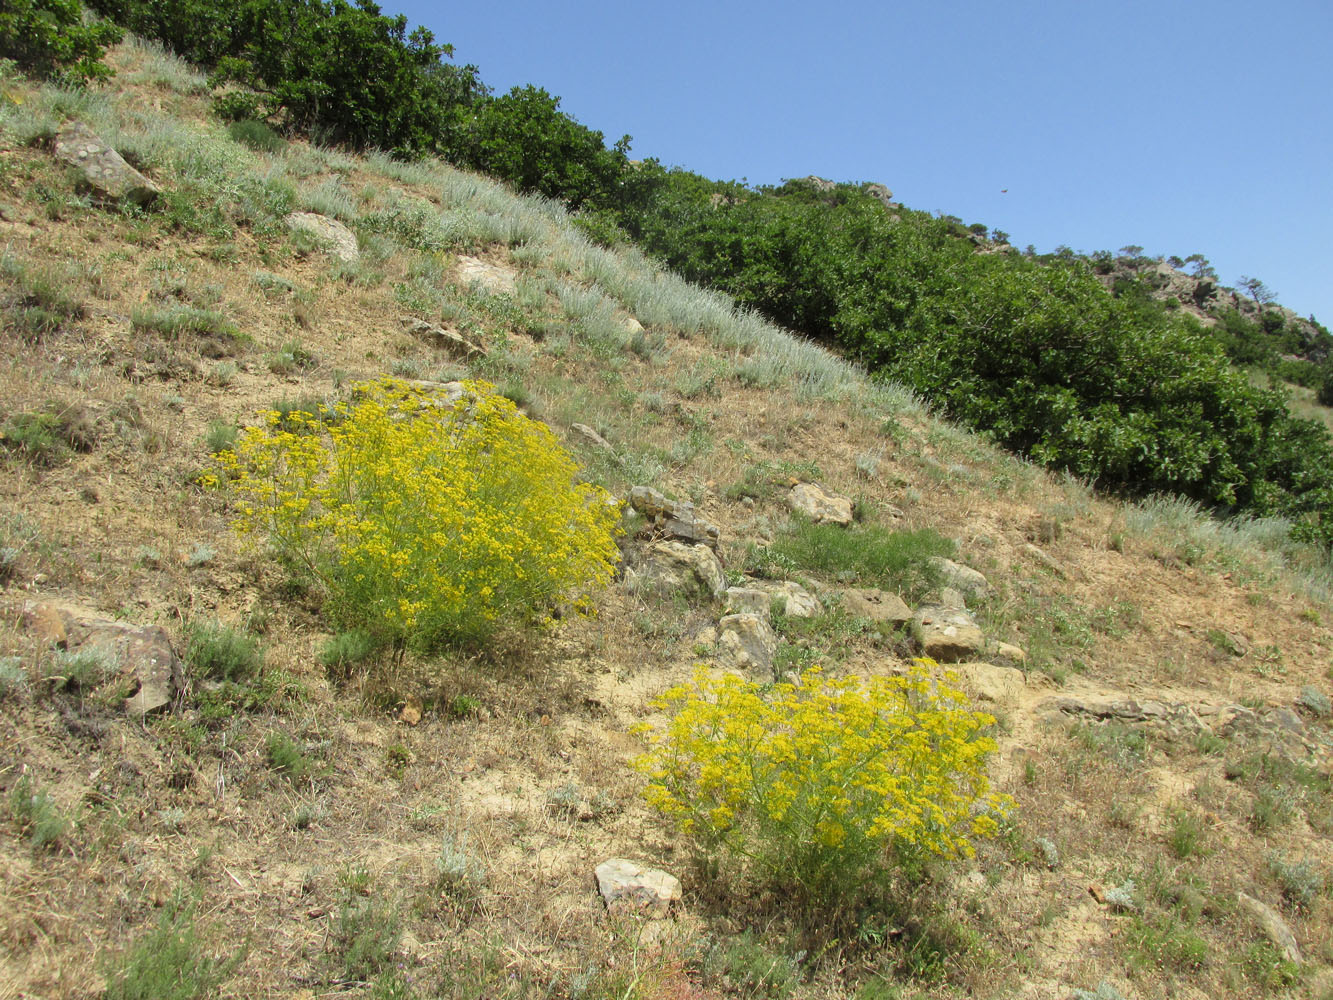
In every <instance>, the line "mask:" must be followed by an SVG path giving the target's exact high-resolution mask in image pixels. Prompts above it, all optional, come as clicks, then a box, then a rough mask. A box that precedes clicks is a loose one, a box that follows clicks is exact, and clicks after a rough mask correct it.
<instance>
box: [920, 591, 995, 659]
mask: <svg viewBox="0 0 1333 1000" xmlns="http://www.w3.org/2000/svg"><path fill="white" fill-rule="evenodd" d="M912 622H913V625H914V626H915V629H916V634H917V638H918V641H919V644H920V646H921V654H922V655H923V656H928V657H930V658H931V659H933V660H935V661H936V662H938V663H959V662H961V661H965V660H974V659H975V658H976V656H977V654H978V653H979V652H981V650H982V649H984V648H985V646H986V637H985V636H984V635H982V633H981V628H980V627H979V626H978V625H977V621H976V619H975V618H973V617H972V615H971V614H970V613H969V612H967V611H965V610H963V609H960V608H949V607H945V606H943V605H940V604H923V605H922V606H921V607H919V608H917V610H916V614H914V615H913V616H912Z"/></svg>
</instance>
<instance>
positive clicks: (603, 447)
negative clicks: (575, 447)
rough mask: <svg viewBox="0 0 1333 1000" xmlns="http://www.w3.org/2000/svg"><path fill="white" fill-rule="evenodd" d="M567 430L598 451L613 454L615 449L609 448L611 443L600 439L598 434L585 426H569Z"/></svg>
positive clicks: (600, 436) (602, 438)
mask: <svg viewBox="0 0 1333 1000" xmlns="http://www.w3.org/2000/svg"><path fill="white" fill-rule="evenodd" d="M569 429H570V430H571V431H572V432H573V433H575V434H577V435H578V436H579V437H581V438H583V440H584V441H586V442H587V443H588V444H590V445H592V446H593V447H594V448H596V449H597V450H598V451H604V452H606V453H607V454H608V455H611V454H614V453H615V449H614V448H612V447H611V442H610V441H608V440H607V439H606V438H604V437H602V435H600V434H598V433H597V432H596V431H595V430H593V429H592V428H591V427H589V426H588V425H587V424H570V425H569Z"/></svg>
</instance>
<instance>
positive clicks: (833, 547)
mask: <svg viewBox="0 0 1333 1000" xmlns="http://www.w3.org/2000/svg"><path fill="white" fill-rule="evenodd" d="M953 551H954V544H953V542H951V541H950V540H949V539H947V538H945V537H944V536H943V535H941V534H939V532H937V531H933V530H931V529H930V528H923V529H921V530H919V531H891V530H889V529H887V528H882V527H879V526H878V525H873V524H863V525H853V526H852V527H850V528H843V527H840V526H838V525H835V524H815V523H813V522H810V521H796V522H793V523H792V524H791V526H790V527H788V528H787V529H785V530H784V531H783V532H781V533H780V534H779V535H778V537H777V538H776V539H774V541H773V544H772V545H770V546H768V548H766V549H764V548H759V547H751V548H750V550H749V552H747V554H746V566H745V568H746V571H747V572H750V573H753V574H755V575H757V576H764V577H768V578H770V579H783V578H787V577H790V576H791V575H793V574H800V573H809V574H814V575H818V576H822V577H824V578H826V579H831V580H834V581H836V582H838V583H845V584H853V585H857V586H863V587H878V588H880V589H882V590H892V591H896V592H898V593H900V594H902V595H904V597H906V598H907V599H909V600H913V599H919V598H921V597H923V596H924V595H925V594H926V592H927V591H929V590H930V589H931V588H932V587H934V586H937V585H938V583H939V577H938V574H937V573H936V572H935V570H933V569H932V568H931V566H930V564H929V560H930V558H931V557H932V556H950V555H953Z"/></svg>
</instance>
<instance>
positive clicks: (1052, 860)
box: [1032, 837, 1060, 871]
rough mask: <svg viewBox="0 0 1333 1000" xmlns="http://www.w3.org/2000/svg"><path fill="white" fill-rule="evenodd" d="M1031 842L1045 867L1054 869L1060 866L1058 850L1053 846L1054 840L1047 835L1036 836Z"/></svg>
mask: <svg viewBox="0 0 1333 1000" xmlns="http://www.w3.org/2000/svg"><path fill="white" fill-rule="evenodd" d="M1032 843H1033V846H1034V847H1036V849H1037V853H1038V854H1039V855H1041V859H1042V861H1043V862H1045V864H1046V867H1047V868H1049V869H1051V871H1055V869H1057V868H1059V867H1060V850H1059V848H1057V847H1056V846H1055V841H1053V840H1051V839H1050V838H1048V837H1038V838H1037V839H1036V840H1034V841H1033V842H1032Z"/></svg>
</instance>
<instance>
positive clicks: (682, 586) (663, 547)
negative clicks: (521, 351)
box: [634, 541, 727, 600]
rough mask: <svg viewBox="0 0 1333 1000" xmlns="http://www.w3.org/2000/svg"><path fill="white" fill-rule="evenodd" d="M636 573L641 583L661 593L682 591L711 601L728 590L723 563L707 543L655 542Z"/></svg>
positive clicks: (644, 554) (688, 595)
mask: <svg viewBox="0 0 1333 1000" xmlns="http://www.w3.org/2000/svg"><path fill="white" fill-rule="evenodd" d="M634 576H635V578H636V579H637V581H638V582H639V584H640V585H646V586H648V587H649V588H651V589H653V590H656V591H658V592H661V593H679V594H683V595H685V596H687V597H703V598H706V599H708V600H712V599H713V598H716V597H720V596H721V594H722V592H723V591H724V590H726V589H727V578H726V574H724V573H723V572H722V563H721V562H719V561H718V558H717V554H716V553H715V552H714V551H713V550H712V549H711V548H709V547H708V546H707V545H688V544H686V543H685V542H677V541H665V542H655V543H653V544H652V545H650V546H649V547H648V548H647V550H646V551H645V552H644V553H643V558H642V561H641V563H640V565H639V567H638V568H637V570H636V571H635V573H634Z"/></svg>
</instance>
